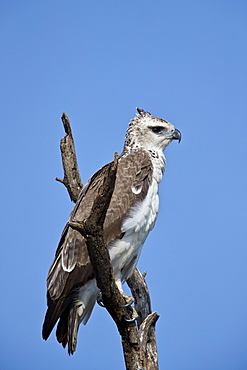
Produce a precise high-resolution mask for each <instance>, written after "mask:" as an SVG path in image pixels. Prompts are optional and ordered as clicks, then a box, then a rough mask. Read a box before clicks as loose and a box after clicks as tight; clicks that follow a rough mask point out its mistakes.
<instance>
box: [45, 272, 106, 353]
mask: <svg viewBox="0 0 247 370" xmlns="http://www.w3.org/2000/svg"><path fill="white" fill-rule="evenodd" d="M98 293H99V289H98V288H97V285H96V280H95V279H92V280H89V281H88V282H87V283H86V284H85V285H84V286H82V287H80V288H78V289H77V290H75V291H74V292H72V294H71V295H70V296H67V297H65V298H60V299H58V300H56V301H52V299H51V298H50V297H49V293H48V294H47V303H48V309H47V312H46V315H45V321H44V324H43V330H42V336H43V339H45V340H46V339H48V337H49V335H50V334H51V332H52V329H53V328H54V326H55V325H56V322H57V320H58V319H59V322H58V326H57V330H56V337H57V341H58V342H59V343H61V344H62V346H63V347H64V348H65V347H66V345H67V344H68V353H69V355H70V354H73V353H74V352H75V350H76V344H77V333H78V329H79V326H80V324H81V322H83V323H84V325H85V324H86V323H87V321H88V319H89V317H90V315H91V313H92V310H93V307H94V305H95V302H96V299H97V295H98Z"/></svg>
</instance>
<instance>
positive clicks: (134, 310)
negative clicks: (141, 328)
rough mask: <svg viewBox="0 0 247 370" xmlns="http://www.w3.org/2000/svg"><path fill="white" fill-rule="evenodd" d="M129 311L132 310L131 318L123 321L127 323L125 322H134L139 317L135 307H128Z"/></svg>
mask: <svg viewBox="0 0 247 370" xmlns="http://www.w3.org/2000/svg"><path fill="white" fill-rule="evenodd" d="M130 309H131V310H132V317H131V318H130V319H127V318H125V319H124V320H125V321H127V322H134V321H135V320H136V319H137V317H138V316H139V315H138V313H137V311H136V309H135V307H132V306H130Z"/></svg>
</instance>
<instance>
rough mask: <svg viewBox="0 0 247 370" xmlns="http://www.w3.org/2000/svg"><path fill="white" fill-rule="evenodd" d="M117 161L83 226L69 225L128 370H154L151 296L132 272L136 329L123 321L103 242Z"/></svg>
mask: <svg viewBox="0 0 247 370" xmlns="http://www.w3.org/2000/svg"><path fill="white" fill-rule="evenodd" d="M62 121H63V124H64V128H65V132H66V136H65V137H64V138H63V139H62V140H61V145H60V147H61V154H62V160H63V167H64V179H63V180H61V179H57V180H58V181H60V182H62V183H63V184H64V185H65V186H66V188H67V190H68V192H69V195H70V198H71V200H73V201H74V202H76V200H77V198H78V196H79V192H80V189H81V188H82V183H81V178H80V175H79V170H78V165H77V160H76V153H75V149H74V140H73V136H72V131H71V127H70V122H69V119H68V117H67V115H66V114H65V113H63V116H62ZM117 165H118V158H117V155H116V154H115V158H114V161H113V162H111V163H109V165H108V171H107V174H106V176H105V179H104V183H103V186H102V188H101V189H100V192H99V194H98V196H97V197H96V199H95V201H94V204H93V208H92V211H91V214H90V216H89V218H88V219H87V220H85V221H84V222H81V223H79V222H70V223H69V225H70V226H71V227H73V228H75V229H76V230H78V231H79V232H80V233H81V234H82V235H83V236H84V238H85V240H86V243H87V248H88V253H89V256H90V260H91V263H92V266H93V269H94V273H95V277H96V280H97V285H98V288H99V289H100V291H101V293H102V300H103V303H104V305H105V307H106V309H107V310H108V312H109V313H110V315H111V316H112V318H113V320H114V321H115V323H116V325H117V328H118V331H119V333H120V335H121V337H122V346H123V353H124V358H125V364H126V369H127V370H137V369H142V370H157V369H158V356H157V348H156V339H155V323H156V321H157V320H158V317H159V316H158V315H157V313H156V312H153V313H152V311H151V303H150V296H149V292H148V287H147V284H146V282H145V280H144V276H143V275H141V273H140V272H139V271H138V270H137V269H135V271H134V273H133V275H132V276H131V278H130V279H128V285H129V287H130V289H131V291H132V295H133V297H134V298H135V308H136V310H137V312H138V314H139V318H138V321H137V325H136V324H135V322H128V321H126V318H127V317H129V315H130V314H131V313H132V309H131V308H130V307H124V304H125V303H126V302H125V298H124V297H123V295H122V294H121V293H120V291H119V290H118V288H117V285H116V283H115V280H114V276H113V271H112V265H111V261H110V256H109V252H108V248H107V246H106V244H105V241H104V234H103V224H104V220H105V216H106V213H107V209H108V206H109V204H110V201H111V196H112V193H113V190H114V186H115V179H116V173H117Z"/></svg>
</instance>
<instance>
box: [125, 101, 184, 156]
mask: <svg viewBox="0 0 247 370" xmlns="http://www.w3.org/2000/svg"><path fill="white" fill-rule="evenodd" d="M136 109H137V112H138V113H137V114H136V117H135V118H134V119H132V120H131V121H130V123H129V127H128V130H127V134H126V137H125V149H128V150H131V149H146V150H152V151H163V150H164V149H165V148H166V147H167V146H168V145H169V144H170V143H171V141H172V140H178V142H180V141H181V133H180V131H179V130H177V129H176V128H175V127H174V126H173V125H172V124H171V123H170V122H168V121H166V120H164V119H162V118H157V117H154V116H152V114H151V113H149V112H146V111H144V110H143V109H140V108H136Z"/></svg>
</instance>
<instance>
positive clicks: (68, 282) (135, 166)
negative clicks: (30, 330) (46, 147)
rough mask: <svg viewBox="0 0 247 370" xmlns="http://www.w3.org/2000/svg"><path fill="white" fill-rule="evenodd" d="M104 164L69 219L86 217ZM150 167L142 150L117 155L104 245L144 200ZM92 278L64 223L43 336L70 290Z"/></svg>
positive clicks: (80, 244)
mask: <svg viewBox="0 0 247 370" xmlns="http://www.w3.org/2000/svg"><path fill="white" fill-rule="evenodd" d="M107 166H108V165H106V166H104V167H102V168H101V169H100V170H99V171H98V172H96V174H95V175H94V176H93V177H92V178H91V179H90V181H89V182H88V184H87V185H85V187H84V188H83V189H82V192H81V194H80V196H79V199H78V201H77V203H76V205H75V207H74V209H73V211H72V213H71V216H70V220H79V221H81V220H83V219H86V218H87V217H88V216H89V214H90V211H91V208H92V205H93V201H94V199H95V197H96V195H97V193H98V189H99V187H100V186H101V185H102V184H103V179H104V175H105V173H106V170H107ZM152 170H153V168H152V163H151V161H150V158H149V156H148V154H147V153H146V152H144V151H141V150H140V151H136V152H133V153H131V154H129V155H127V156H125V157H122V158H120V160H119V165H118V170H117V177H116V183H115V189H114V192H113V195H112V199H111V202H110V206H109V208H108V211H107V215H106V219H105V223H104V234H105V241H106V243H107V244H108V243H109V242H110V241H112V240H114V239H116V238H121V237H122V235H123V233H122V230H121V225H122V223H123V220H124V218H125V217H126V216H127V214H128V211H129V209H130V207H132V206H133V205H134V204H135V203H136V202H137V201H141V200H142V199H144V197H145V195H146V193H147V190H148V186H149V184H150V182H151V178H152ZM92 278H93V269H92V265H91V263H90V260H89V256H88V252H87V247H86V243H85V239H84V238H83V237H82V236H81V234H80V233H79V232H78V231H76V230H73V229H72V228H71V227H68V226H66V227H65V229H64V231H63V233H62V236H61V240H60V242H59V245H58V248H57V251H56V255H55V259H54V262H53V264H52V265H51V268H50V270H49V273H48V278H47V288H48V292H47V296H48V311H47V315H46V320H45V324H46V325H45V324H44V329H43V336H44V338H45V339H46V338H48V336H49V334H50V332H51V330H52V328H53V326H54V325H55V323H56V321H57V319H58V318H59V317H60V316H61V314H62V313H63V311H64V310H65V309H66V308H67V306H68V304H69V303H70V301H71V295H72V293H73V290H75V289H76V288H78V287H80V286H82V285H84V284H85V283H86V282H87V281H88V280H89V279H92ZM49 308H50V312H49Z"/></svg>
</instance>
